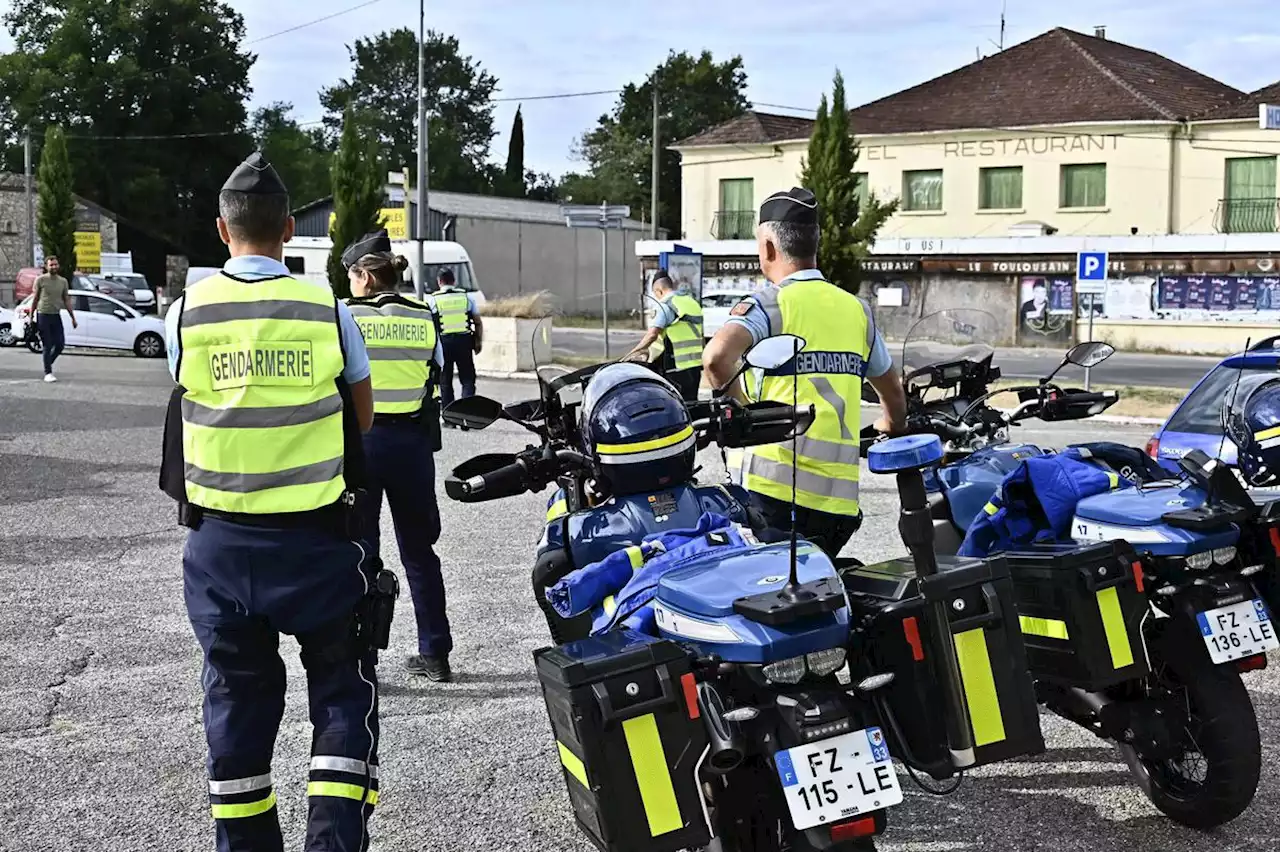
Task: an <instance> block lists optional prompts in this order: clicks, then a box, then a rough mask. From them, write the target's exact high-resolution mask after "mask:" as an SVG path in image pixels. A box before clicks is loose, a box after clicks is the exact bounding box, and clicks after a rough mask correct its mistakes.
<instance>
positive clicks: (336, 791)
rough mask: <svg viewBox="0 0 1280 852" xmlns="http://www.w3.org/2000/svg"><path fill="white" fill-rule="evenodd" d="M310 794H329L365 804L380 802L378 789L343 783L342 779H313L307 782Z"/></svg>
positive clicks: (336, 797)
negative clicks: (367, 788)
mask: <svg viewBox="0 0 1280 852" xmlns="http://www.w3.org/2000/svg"><path fill="white" fill-rule="evenodd" d="M307 795H308V796H329V797H331V798H335V799H355V800H356V801H357V802H360V801H363V802H364V803H365V804H369V805H376V804H378V791H377V790H365V788H364V787H361V786H360V785H359V784H343V783H342V782H341V781H312V782H310V783H308V784H307Z"/></svg>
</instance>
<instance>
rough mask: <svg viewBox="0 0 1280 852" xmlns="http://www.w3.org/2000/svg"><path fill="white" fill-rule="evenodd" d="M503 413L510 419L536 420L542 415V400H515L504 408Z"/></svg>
mask: <svg viewBox="0 0 1280 852" xmlns="http://www.w3.org/2000/svg"><path fill="white" fill-rule="evenodd" d="M502 415H503V416H504V417H506V418H508V419H510V420H536V419H538V418H540V417H542V401H541V400H538V399H526V400H524V401H522V402H513V403H511V404H510V405H508V406H507V407H506V408H504V409H502Z"/></svg>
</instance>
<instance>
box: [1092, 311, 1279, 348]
mask: <svg viewBox="0 0 1280 852" xmlns="http://www.w3.org/2000/svg"><path fill="white" fill-rule="evenodd" d="M1077 334H1078V336H1079V337H1080V338H1082V339H1083V338H1085V337H1087V336H1088V334H1087V332H1086V330H1085V326H1084V325H1083V324H1080V325H1078V326H1077ZM1276 334H1280V327H1276V326H1274V325H1263V324H1259V323H1244V322H1169V321H1167V320H1107V319H1096V320H1094V322H1093V337H1094V339H1095V340H1105V341H1107V342H1108V343H1110V344H1111V345H1112V346H1114V347H1116V348H1117V349H1119V350H1121V351H1123V352H1179V353H1183V354H1187V355H1230V354H1232V353H1234V352H1240V351H1242V350H1243V349H1244V348H1245V343H1246V342H1247V341H1252V342H1253V343H1254V344H1257V343H1258V342H1259V341H1261V340H1264V339H1266V338H1268V337H1273V336H1275V335H1276Z"/></svg>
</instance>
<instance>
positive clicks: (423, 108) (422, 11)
mask: <svg viewBox="0 0 1280 852" xmlns="http://www.w3.org/2000/svg"><path fill="white" fill-rule="evenodd" d="M426 38H427V7H426V0H418V193H417V195H418V216H417V222H416V223H415V227H414V229H413V238H414V239H415V240H417V242H418V270H417V274H416V275H415V276H414V278H415V279H416V281H415V284H414V290H415V292H416V293H417V296H418V298H419V299H421V298H422V296H423V294H424V293H426V291H427V280H426V276H427V264H426V252H425V251H424V249H423V245H422V244H423V241H424V240H426V238H427V100H426V96H427V42H426ZM407 189H408V188H407V187H406V190H407Z"/></svg>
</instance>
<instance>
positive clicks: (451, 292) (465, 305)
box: [434, 287, 471, 335]
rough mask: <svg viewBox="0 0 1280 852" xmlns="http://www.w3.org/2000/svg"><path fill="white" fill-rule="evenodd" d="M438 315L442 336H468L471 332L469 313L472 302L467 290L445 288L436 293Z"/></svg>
mask: <svg viewBox="0 0 1280 852" xmlns="http://www.w3.org/2000/svg"><path fill="white" fill-rule="evenodd" d="M434 298H435V303H436V313H438V314H439V315H440V333H441V334H446V335H448V334H466V333H467V332H468V331H470V330H471V325H470V323H468V322H467V312H468V311H469V310H470V308H471V300H470V299H468V298H467V293H466V291H465V290H459V289H457V288H455V287H445V288H443V289H441V290H437V291H436V293H435V296H434Z"/></svg>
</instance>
